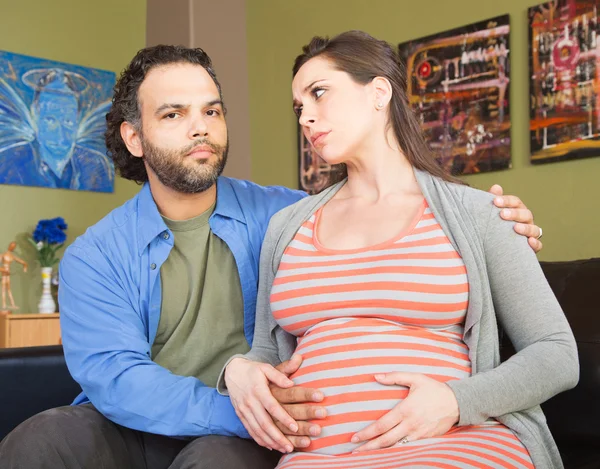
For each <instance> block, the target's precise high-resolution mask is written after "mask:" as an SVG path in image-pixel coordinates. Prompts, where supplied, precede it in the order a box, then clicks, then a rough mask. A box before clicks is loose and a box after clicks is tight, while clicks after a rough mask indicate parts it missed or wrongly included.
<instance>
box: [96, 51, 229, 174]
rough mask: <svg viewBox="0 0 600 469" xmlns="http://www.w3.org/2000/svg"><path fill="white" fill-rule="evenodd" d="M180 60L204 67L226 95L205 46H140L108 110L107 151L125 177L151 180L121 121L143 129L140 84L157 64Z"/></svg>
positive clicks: (124, 72)
mask: <svg viewBox="0 0 600 469" xmlns="http://www.w3.org/2000/svg"><path fill="white" fill-rule="evenodd" d="M177 63H190V64H195V65H200V66H202V67H204V69H205V70H206V71H207V72H208V74H209V75H210V77H211V78H212V79H213V81H214V82H215V85H217V89H218V90H219V96H220V98H221V100H222V99H223V95H222V92H221V85H220V84H219V81H218V80H217V75H216V74H215V71H214V70H213V68H212V61H211V60H210V57H209V56H208V55H207V54H206V52H204V51H203V50H202V49H200V48H195V49H188V48H186V47H183V46H169V45H158V46H154V47H146V48H145V49H142V50H140V51H139V52H138V53H137V54H136V56H135V57H134V58H133V60H132V61H131V63H130V64H129V65H128V66H127V67H126V68H125V70H123V72H122V73H121V76H120V77H119V79H118V80H117V83H116V84H115V87H114V95H113V99H112V107H111V109H110V111H109V112H108V114H106V133H105V134H104V136H105V140H106V149H107V154H108V156H109V157H110V158H112V160H113V162H114V165H115V169H116V170H117V171H118V173H119V174H120V175H121V177H123V178H125V179H130V180H132V181H135V182H137V183H138V184H142V183H144V182H146V181H147V180H148V173H147V172H146V167H145V166H144V162H143V160H142V158H136V157H135V156H133V155H132V154H131V153H129V150H128V149H127V146H125V142H124V141H123V139H122V138H121V124H122V123H123V122H129V123H130V124H132V125H133V126H134V127H135V128H136V130H138V131H141V128H142V116H141V112H140V105H139V99H138V91H139V89H140V85H141V84H142V82H143V81H144V79H145V78H146V75H147V74H148V72H150V70H152V69H153V68H156V67H160V66H163V65H169V64H177Z"/></svg>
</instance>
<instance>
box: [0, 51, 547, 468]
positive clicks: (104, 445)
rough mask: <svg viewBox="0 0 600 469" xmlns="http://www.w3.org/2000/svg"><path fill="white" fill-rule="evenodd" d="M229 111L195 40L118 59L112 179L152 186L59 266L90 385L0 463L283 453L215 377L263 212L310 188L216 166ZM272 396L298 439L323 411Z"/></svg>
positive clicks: (164, 463) (204, 462)
mask: <svg viewBox="0 0 600 469" xmlns="http://www.w3.org/2000/svg"><path fill="white" fill-rule="evenodd" d="M224 116H225V107H224V104H223V101H222V96H221V90H220V86H219V83H218V81H217V79H216V76H215V73H214V71H213V69H212V67H211V62H210V59H209V57H208V56H207V55H206V54H205V53H204V52H203V51H202V50H200V49H185V48H182V47H175V46H156V47H152V48H147V49H144V50H142V51H140V52H139V53H138V54H137V56H136V57H135V58H134V59H133V61H132V62H131V64H130V65H129V66H128V67H127V69H126V70H125V71H124V72H123V75H122V76H121V77H120V79H119V81H118V83H117V84H116V86H115V96H114V99H113V107H112V109H111V111H110V112H109V114H108V116H107V123H108V128H107V133H106V141H107V148H108V150H109V153H110V154H111V156H112V158H113V161H114V163H115V167H116V168H117V169H118V170H119V172H120V174H121V176H123V177H125V178H127V179H132V180H135V181H138V182H146V181H147V183H146V184H144V186H143V188H142V190H141V191H140V193H139V194H138V195H137V196H136V197H134V198H133V199H132V200H130V201H128V202H127V203H125V204H124V205H123V206H122V207H119V208H117V209H116V210H114V211H113V212H111V213H110V214H109V215H108V216H107V217H106V218H104V219H103V220H101V221H100V222H99V223H97V224H96V225H95V226H93V227H91V228H90V229H89V230H88V231H87V232H86V233H85V234H84V235H83V236H81V237H79V238H78V239H77V240H76V241H75V242H74V243H73V245H72V246H70V247H69V249H68V250H67V252H66V253H65V256H64V258H63V261H62V264H61V269H60V272H61V281H60V285H61V287H60V297H59V300H60V306H61V321H62V323H61V326H62V331H63V344H64V349H65V356H66V359H67V364H68V366H69V369H70V371H71V373H72V375H73V377H74V378H75V380H77V381H78V382H79V383H80V384H81V387H82V388H83V391H84V394H82V395H81V396H79V397H78V398H77V399H76V401H75V403H76V404H80V405H77V406H73V407H63V408H59V409H53V410H50V411H46V412H43V413H42V414H39V415H37V416H35V417H33V418H31V419H30V420H28V421H27V422H24V423H23V424H21V425H20V426H19V427H18V428H17V429H15V430H14V431H13V432H12V433H11V434H10V435H9V436H8V437H7V438H6V439H5V441H4V442H3V443H2V445H1V446H0V461H1V462H0V467H1V468H2V469H4V468H11V469H12V468H21V467H27V468H31V469H34V468H80V467H84V468H85V467H127V468H152V469H154V468H156V469H158V468H167V467H168V468H172V469H176V468H214V467H219V468H261V469H262V468H265V469H266V468H272V467H274V466H275V464H276V462H277V459H278V456H279V454H278V453H277V452H276V451H273V452H270V451H268V450H267V449H265V448H262V447H259V446H258V445H257V444H256V443H254V442H253V441H252V440H247V439H244V438H247V437H248V433H247V432H246V430H245V429H244V428H243V426H242V424H241V423H240V421H239V420H238V418H237V416H236V415H235V412H234V410H233V408H232V406H231V404H230V401H229V399H228V398H226V397H224V396H221V395H219V394H218V393H217V391H216V390H215V389H214V386H215V384H216V381H217V378H218V374H219V371H220V370H221V368H222V366H223V365H224V363H225V361H226V360H227V358H228V357H230V356H231V355H233V354H235V353H244V352H246V351H247V350H248V349H249V347H250V344H251V343H252V337H253V330H254V308H255V302H256V290H257V278H258V277H257V274H258V272H257V271H258V260H259V254H260V247H261V243H262V239H263V236H264V233H265V231H266V228H267V224H268V222H269V219H270V217H271V216H272V215H273V214H274V213H276V212H277V211H278V210H280V209H281V208H283V207H284V206H286V205H289V204H291V203H293V202H295V201H297V200H299V199H300V198H301V197H303V196H304V194H303V193H300V192H298V191H292V190H289V189H284V188H281V187H260V186H257V185H255V184H252V183H250V182H247V181H239V180H234V179H229V178H225V177H219V175H220V174H221V172H222V170H223V168H224V166H225V162H226V160H227V150H228V144H227V127H226V123H225V117H224ZM505 199H506V200H507V201H509V202H513V203H514V202H515V201H514V199H512V198H507V197H505ZM515 206H518V207H517V208H518V210H523V212H517V214H519V215H520V216H523V217H524V219H526V221H527V220H528V219H529V218H531V214H530V212H529V211H527V209H526V208H525V207H524V206H523V205H522V204H520V202H519V203H516V204H515ZM519 207H520V208H519ZM525 229H526V230H529V232H531V233H533V234H536V233H535V231H534V230H537V227H535V226H527V227H526V228H525ZM297 366H298V364H297V363H296V364H289V363H286V364H283V365H282V366H281V367H280V370H282V371H284V372H286V373H290V372H293V371H294V369H295V368H296V367H297ZM273 394H274V396H275V397H276V398H277V399H278V400H279V401H280V402H281V403H284V404H286V407H285V408H286V410H287V411H288V412H289V413H290V414H291V415H292V417H294V418H296V419H297V420H299V421H300V422H299V423H301V424H302V425H301V428H300V429H299V430H298V431H297V432H296V433H295V435H290V436H289V437H288V438H289V441H291V442H292V443H294V444H296V445H298V446H302V441H301V440H303V439H306V436H304V437H303V436H302V435H308V431H309V427H310V425H308V424H307V423H306V422H305V421H306V420H309V419H310V418H312V417H314V416H315V415H316V412H317V410H319V409H318V407H317V406H309V405H307V404H304V403H305V402H307V401H310V400H311V396H312V394H313V391H312V390H304V389H302V388H292V389H287V390H284V389H279V388H273ZM88 399H89V401H91V403H90V402H89V401H88ZM316 400H318V398H317V399H316ZM287 433H293V432H292V430H288V431H287ZM217 435H220V436H217ZM197 437H201V438H197ZM240 437H241V438H240ZM304 443H306V442H304ZM282 449H283V448H282Z"/></svg>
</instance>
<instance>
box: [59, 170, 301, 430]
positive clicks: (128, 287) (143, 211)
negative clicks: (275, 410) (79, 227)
mask: <svg viewBox="0 0 600 469" xmlns="http://www.w3.org/2000/svg"><path fill="white" fill-rule="evenodd" d="M304 195H305V194H304V193H303V192H300V191H292V190H290V189H285V188H283V187H261V186H258V185H256V184H253V183H251V182H248V181H241V180H236V179H230V178H225V177H221V178H219V180H218V182H217V204H216V207H215V211H214V213H213V214H212V216H211V218H210V221H209V223H210V227H211V230H212V232H213V233H214V234H215V235H216V236H218V237H219V238H221V239H222V240H223V241H224V242H225V243H226V244H227V246H229V248H230V249H231V252H232V253H233V256H234V258H235V261H236V264H237V268H238V271H239V278H240V281H241V286H242V295H243V300H244V334H245V336H246V339H247V340H248V343H249V344H250V345H251V344H252V338H253V334H254V315H255V306H256V293H257V283H258V263H259V257H260V248H261V244H262V240H263V237H264V235H265V231H266V229H267V225H268V223H269V220H270V218H271V216H272V215H273V214H275V213H276V212H277V211H279V210H280V209H282V208H283V207H285V206H287V205H290V204H292V203H293V202H296V201H297V200H299V199H301V198H302V197H303V196H304ZM172 247H173V236H172V233H171V232H170V231H169V229H168V228H167V226H166V225H165V223H164V221H163V219H162V217H161V216H160V213H159V212H158V208H157V206H156V204H155V202H154V199H153V198H152V193H151V192H150V187H149V185H148V184H146V185H144V187H143V188H142V190H141V191H140V193H139V194H138V195H137V196H136V197H134V198H133V199H131V200H129V201H128V202H126V203H125V204H124V205H123V206H121V207H119V208H117V209H115V210H113V211H112V212H111V213H110V214H108V215H107V216H106V217H105V218H104V219H102V220H101V221H100V222H98V223H97V224H96V225H94V226H92V227H91V228H89V229H88V230H87V231H86V232H85V234H83V235H82V236H80V237H79V238H77V239H76V240H75V242H74V243H73V244H72V245H71V246H70V247H69V248H68V249H67V250H66V252H65V255H64V256H63V260H62V262H61V265H60V288H59V304H60V313H61V318H60V320H61V329H62V337H63V346H64V351H65V358H66V361H67V365H68V367H69V371H70V372H71V374H72V375H73V377H74V378H75V380H76V381H77V382H78V383H79V384H80V385H81V388H82V389H83V393H82V394H81V395H80V396H78V397H77V399H76V400H75V404H80V403H83V402H88V401H91V402H92V403H93V404H94V406H95V407H96V408H97V409H98V410H99V411H100V412H102V413H103V414H104V415H105V416H107V417H108V418H109V419H111V420H112V421H114V422H116V423H118V424H120V425H123V426H125V427H129V428H132V429H135V430H142V431H146V432H151V433H158V434H162V435H170V436H201V435H208V434H220V435H237V436H241V437H246V438H247V437H248V433H247V432H246V430H245V429H244V427H243V425H242V424H241V422H240V421H239V420H238V418H237V416H236V415H235V411H234V409H233V407H232V405H231V402H230V400H229V398H227V397H224V396H221V395H219V394H218V393H217V391H216V390H215V389H214V388H211V387H208V386H205V385H204V384H203V383H202V382H201V381H199V380H198V379H197V378H194V377H189V376H188V377H186V376H177V375H175V374H173V373H171V372H170V371H169V370H167V369H165V368H163V367H161V366H159V365H157V364H156V363H154V362H153V361H152V360H151V358H150V351H151V347H152V343H153V342H154V338H155V336H156V331H157V329H158V322H159V319H160V309H161V299H162V293H161V282H160V267H161V266H162V264H163V262H165V260H166V259H167V257H168V256H169V253H170V251H171V248H172Z"/></svg>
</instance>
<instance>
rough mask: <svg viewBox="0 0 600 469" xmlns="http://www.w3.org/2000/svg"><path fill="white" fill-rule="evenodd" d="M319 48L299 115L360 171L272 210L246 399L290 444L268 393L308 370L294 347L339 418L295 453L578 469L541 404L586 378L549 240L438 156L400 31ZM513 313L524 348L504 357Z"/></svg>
mask: <svg viewBox="0 0 600 469" xmlns="http://www.w3.org/2000/svg"><path fill="white" fill-rule="evenodd" d="M303 51H304V53H303V54H302V55H300V56H299V57H298V58H297V59H296V63H295V66H294V80H293V84H292V89H293V95H294V107H295V110H296V112H297V114H298V116H299V120H300V124H301V125H302V127H303V130H304V133H305V135H306V137H307V138H308V139H309V141H310V142H311V144H312V147H313V149H314V151H316V152H317V153H318V154H319V155H320V156H321V157H322V158H323V159H324V160H325V161H327V162H328V163H329V164H342V163H343V164H345V166H346V168H347V175H348V177H347V180H344V181H342V182H340V183H338V184H336V185H334V186H332V187H330V188H329V189H327V190H325V191H323V192H322V193H321V194H319V195H316V196H313V197H309V198H307V199H304V200H302V201H300V202H298V203H297V204H295V205H293V206H291V207H288V208H286V209H284V210H282V211H281V212H279V213H278V214H277V215H275V217H273V219H272V221H271V223H270V225H269V229H268V231H267V234H266V237H265V242H264V245H263V249H262V253H261V276H260V277H261V280H260V286H259V297H258V305H257V308H258V309H257V318H256V321H257V324H256V332H255V338H254V344H253V347H252V350H251V352H249V353H248V355H246V356H245V357H243V358H242V357H237V358H234V359H232V360H231V361H230V362H229V364H228V365H227V367H226V370H225V381H226V385H227V388H228V391H229V394H230V396H231V399H232V402H233V404H234V406H235V407H236V411H237V413H238V415H239V416H240V418H241V419H242V421H243V422H244V424H245V425H246V427H247V428H248V429H249V431H251V433H252V434H253V436H255V438H256V439H257V441H259V443H261V444H263V445H265V446H271V447H277V446H274V445H276V435H274V434H272V433H271V434H269V433H268V432H265V431H262V430H261V426H262V427H263V428H264V421H265V419H264V416H265V415H267V414H266V411H265V409H264V407H263V408H261V407H260V406H257V404H256V403H257V402H258V401H257V400H256V399H254V400H253V399H252V396H253V395H256V393H258V392H260V391H261V390H262V391H264V389H265V388H266V387H267V386H268V383H269V381H271V382H274V383H277V384H279V385H281V386H283V385H290V384H291V383H289V382H287V383H286V379H285V377H284V376H281V374H278V372H277V371H275V370H274V369H272V368H270V367H267V366H266V365H264V363H265V362H266V363H269V364H271V365H277V364H278V363H280V362H281V361H284V360H287V359H289V358H290V356H291V355H292V353H294V352H295V353H296V354H300V355H301V356H302V358H303V362H302V365H301V366H300V368H299V369H298V370H297V371H296V372H295V373H294V374H293V375H292V376H290V379H291V380H292V382H293V383H295V384H297V385H301V386H306V387H310V388H318V389H320V390H322V391H323V393H324V395H325V400H324V401H323V402H322V404H323V405H324V406H325V407H326V408H327V417H325V418H324V419H322V420H319V423H320V424H321V426H322V428H323V431H322V433H321V434H320V435H319V437H316V438H313V439H312V441H311V444H310V446H309V447H308V448H307V449H306V451H305V452H301V453H291V454H286V455H285V456H284V457H283V458H282V460H281V461H280V464H279V466H278V467H281V468H286V469H287V468H290V469H291V468H300V467H302V468H304V467H307V468H321V467H323V468H325V467H361V468H366V467H377V468H384V467H385V468H397V467H417V466H418V467H504V468H513V467H515V468H516V467H537V468H558V467H562V463H561V461H560V456H559V453H558V451H557V448H556V446H555V444H554V441H553V439H552V436H551V434H550V432H549V430H548V427H547V426H546V423H545V419H544V416H543V414H542V412H541V409H540V407H539V404H540V403H542V402H543V401H545V400H547V399H549V398H550V397H552V396H553V395H555V394H557V393H559V392H561V391H564V390H566V389H569V388H571V387H573V386H575V384H576V383H577V380H578V359H577V351H576V346H575V342H574V338H573V335H572V333H571V330H570V328H569V325H568V323H567V321H566V319H565V317H564V314H563V313H562V311H561V308H560V306H559V305H558V303H557V301H556V298H555V297H554V295H553V293H552V291H551V289H550V287H549V286H548V284H547V282H546V280H545V277H544V275H543V273H542V271H541V269H540V267H539V264H538V261H537V259H536V258H535V255H534V253H533V252H532V251H531V250H530V249H529V247H528V246H527V242H526V241H525V240H524V239H522V238H521V237H519V236H518V235H516V234H514V232H512V228H511V226H510V225H509V224H506V223H503V222H502V221H501V220H500V219H499V217H498V216H497V212H496V210H495V208H494V207H493V204H492V197H491V196H490V195H489V194H487V193H484V192H481V191H477V190H474V189H471V188H468V187H466V186H464V185H461V184H460V183H459V182H458V181H456V180H454V178H452V177H450V176H449V175H447V174H445V173H444V172H443V170H442V169H440V167H439V166H438V165H437V164H436V163H435V161H434V159H433V158H432V156H431V155H430V154H429V152H428V149H427V146H426V144H425V143H424V140H423V138H422V136H421V133H420V129H419V125H418V123H417V120H416V119H415V117H414V115H413V114H412V112H411V111H410V108H409V105H408V103H407V98H406V94H405V92H404V86H403V81H404V77H403V73H402V71H401V69H400V67H399V65H398V61H397V57H396V55H395V53H394V51H393V49H392V48H391V47H390V46H389V45H388V44H387V43H385V42H383V41H378V40H376V39H374V38H372V37H370V36H369V35H367V34H365V33H362V32H356V31H354V32H347V33H343V34H340V35H339V36H337V37H335V38H333V39H331V40H327V39H322V38H314V39H313V40H312V42H311V43H310V44H309V45H308V46H306V47H305V48H304V49H303ZM497 322H498V323H499V324H500V325H501V326H502V327H503V328H504V330H505V331H506V332H507V334H508V335H509V337H510V339H511V341H512V342H513V344H514V346H515V348H516V350H517V353H516V355H514V356H513V357H512V358H510V359H509V360H507V361H506V362H504V363H502V364H501V363H500V357H499V340H498V329H497ZM296 339H297V344H296ZM247 403H253V404H252V406H248V405H247ZM266 410H267V411H268V412H269V413H270V414H272V415H274V416H275V417H276V418H279V419H280V420H281V421H282V422H285V424H286V425H288V426H289V427H291V428H292V429H294V428H295V423H294V422H293V421H291V419H289V416H285V417H284V418H280V416H281V409H279V408H277V406H273V408H269V409H266Z"/></svg>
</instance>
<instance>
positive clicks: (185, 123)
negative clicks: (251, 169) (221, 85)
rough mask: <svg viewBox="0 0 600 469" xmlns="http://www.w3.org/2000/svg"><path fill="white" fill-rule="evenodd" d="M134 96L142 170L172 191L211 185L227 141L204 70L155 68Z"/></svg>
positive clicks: (181, 66) (219, 108)
mask: <svg viewBox="0 0 600 469" xmlns="http://www.w3.org/2000/svg"><path fill="white" fill-rule="evenodd" d="M138 99H139V103H140V109H141V116H142V129H141V133H140V137H141V142H142V149H143V158H144V162H145V164H146V168H147V169H148V170H149V171H152V172H153V173H154V174H156V177H157V178H158V180H159V181H160V182H161V183H162V184H163V185H165V186H167V187H169V188H171V189H173V190H175V191H177V192H182V193H188V194H194V193H198V192H203V191H205V190H207V189H208V188H210V187H211V186H212V185H213V184H214V183H215V182H216V180H217V177H218V176H219V175H220V174H221V173H222V172H223V168H224V167H225V162H226V161H227V150H228V140H227V125H226V123H225V115H224V108H223V103H222V102H221V98H220V96H219V90H218V89H217V86H216V85H215V83H214V81H213V80H212V78H211V77H210V75H209V74H208V72H207V71H206V70H205V69H204V68H203V67H201V66H199V65H193V64H187V63H185V64H173V65H167V66H162V67H158V68H155V69H153V70H151V71H150V72H149V73H148V75H147V76H146V78H145V80H144V82H143V83H142V84H141V86H140V89H139V92H138Z"/></svg>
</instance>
